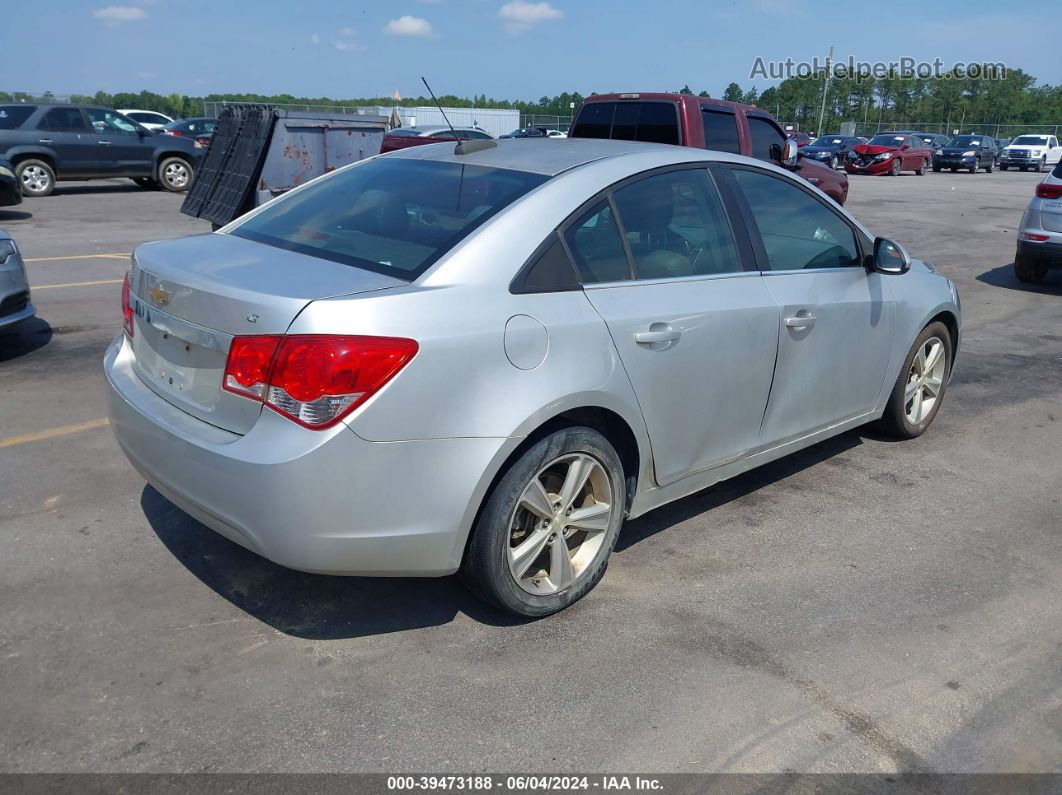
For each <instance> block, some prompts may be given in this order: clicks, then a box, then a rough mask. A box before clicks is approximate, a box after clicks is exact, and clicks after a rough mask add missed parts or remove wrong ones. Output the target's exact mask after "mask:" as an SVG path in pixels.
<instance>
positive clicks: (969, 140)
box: [948, 135, 981, 146]
mask: <svg viewBox="0 0 1062 795" xmlns="http://www.w3.org/2000/svg"><path fill="white" fill-rule="evenodd" d="M980 145H981V136H979V135H956V136H955V137H954V138H952V139H951V140H950V141H948V146H980Z"/></svg>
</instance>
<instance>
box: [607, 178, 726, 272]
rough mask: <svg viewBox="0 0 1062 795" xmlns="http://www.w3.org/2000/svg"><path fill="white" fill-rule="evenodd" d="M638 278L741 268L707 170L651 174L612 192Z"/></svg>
mask: <svg viewBox="0 0 1062 795" xmlns="http://www.w3.org/2000/svg"><path fill="white" fill-rule="evenodd" d="M613 198H614V199H615V202H616V207H617V208H618V210H619V214H620V220H621V221H622V222H623V231H624V234H625V235H626V238H627V246H628V248H630V251H631V256H632V257H633V258H634V272H635V274H636V277H637V278H639V279H670V278H677V277H681V276H696V275H704V274H711V273H733V272H735V271H739V270H741V265H740V264H739V261H738V255H737V248H736V246H735V245H734V238H733V236H732V235H731V233H730V224H729V222H728V221H727V217H726V213H725V212H724V211H723V204H722V202H721V201H720V199H719V195H718V193H717V192H716V190H715V186H714V184H713V183H712V181H711V179H710V178H709V177H708V174H707V172H705V171H702V170H699V169H696V170H695V169H684V170H682V171H669V172H666V173H663V174H656V175H654V176H651V177H647V178H645V179H643V180H639V181H638V182H633V183H631V184H630V185H626V186H624V187H622V188H620V189H619V190H617V191H616V193H615V195H614V197H613Z"/></svg>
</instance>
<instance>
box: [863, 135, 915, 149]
mask: <svg viewBox="0 0 1062 795" xmlns="http://www.w3.org/2000/svg"><path fill="white" fill-rule="evenodd" d="M906 137H907V136H904V135H896V134H895V133H879V134H878V135H875V136H874V137H873V138H871V139H870V140H869V141H867V145H868V146H899V145H900V144H902V143H903V139H904V138H906Z"/></svg>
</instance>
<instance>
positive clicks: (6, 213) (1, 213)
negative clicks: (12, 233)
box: [0, 209, 33, 226]
mask: <svg viewBox="0 0 1062 795" xmlns="http://www.w3.org/2000/svg"><path fill="white" fill-rule="evenodd" d="M32 217H33V213H28V212H25V211H24V210H2V209H0V226H2V225H3V223H4V221H28V220H29V219H30V218H32Z"/></svg>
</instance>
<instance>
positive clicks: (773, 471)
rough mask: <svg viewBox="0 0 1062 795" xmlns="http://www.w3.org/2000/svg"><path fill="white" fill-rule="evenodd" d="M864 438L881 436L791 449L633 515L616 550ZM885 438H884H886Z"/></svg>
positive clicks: (851, 434)
mask: <svg viewBox="0 0 1062 795" xmlns="http://www.w3.org/2000/svg"><path fill="white" fill-rule="evenodd" d="M864 438H867V439H874V440H878V437H877V436H876V435H874V434H872V433H870V432H868V429H866V428H857V429H856V430H853V431H848V432H847V433H842V434H841V435H840V436H834V437H831V438H829V439H826V440H824V441H821V442H819V443H818V444H816V445H812V446H811V447H808V448H806V449H804V450H800V451H799V452H796V453H790V454H789V455H787V456H785V457H784V458H780V459H778V460H777V461H774V462H772V463H770V464H764V465H763V466H760V467H757V468H756V469H752V470H750V471H748V472H746V473H744V474H742V475H738V476H737V477H734V478H730V479H729V480H724V481H722V482H721V483H717V484H715V485H714V486H709V487H708V488H707V489H704V490H703V491H698V492H697V493H696V494H691V495H690V496H688V497H685V498H683V499H681V500H676V501H675V502H673V503H670V504H668V505H665V506H663V507H661V508H657V509H656V510H655V511H651V512H649V513H647V514H646V515H645V516H640V517H638V518H637V519H632V520H630V521H628V522H627V523H626V524H625V525H624V526H623V529H622V530H621V531H620V537H619V540H618V541H617V542H616V552H620V553H622V552H623V551H624V550H626V549H628V548H630V547H632V546H634V545H635V544H637V543H639V542H641V541H644V540H645V539H647V538H649V537H650V536H653V535H656V534H657V533H659V532H661V531H663V530H667V529H668V528H671V527H674V526H675V525H677V524H680V523H682V522H684V521H686V520H687V519H691V518H693V517H694V516H699V515H700V514H702V513H706V512H707V511H711V510H714V509H715V508H718V507H720V506H722V505H726V504H727V503H729V502H733V501H734V500H738V499H741V498H742V497H745V496H747V495H749V494H752V493H753V492H756V491H758V490H759V489H762V488H764V487H765V486H770V485H771V484H773V483H777V482H778V481H780V480H784V479H785V478H787V477H789V476H790V475H795V474H796V473H797V472H801V471H802V470H805V469H807V468H809V467H813V466H815V465H816V464H821V463H822V462H823V461H826V460H828V459H831V458H834V457H835V456H838V455H840V454H841V453H844V452H847V451H848V450H851V449H853V448H856V447H859V445H861V444H862V443H863V439H864ZM882 440H883V441H884V438H882Z"/></svg>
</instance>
